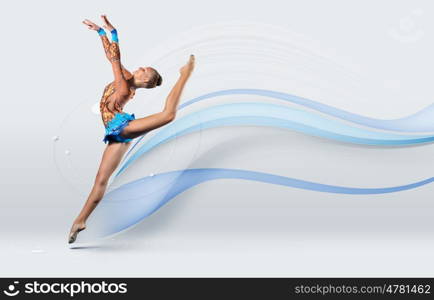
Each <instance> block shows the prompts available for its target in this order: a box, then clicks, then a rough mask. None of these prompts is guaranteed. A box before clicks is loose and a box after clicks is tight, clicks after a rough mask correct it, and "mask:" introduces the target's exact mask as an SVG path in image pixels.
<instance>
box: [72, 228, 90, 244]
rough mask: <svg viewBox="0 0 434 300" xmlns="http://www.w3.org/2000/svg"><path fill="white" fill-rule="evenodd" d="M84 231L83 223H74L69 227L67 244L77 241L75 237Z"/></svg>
mask: <svg viewBox="0 0 434 300" xmlns="http://www.w3.org/2000/svg"><path fill="white" fill-rule="evenodd" d="M84 229H86V224H84V223H74V224H72V227H71V232H70V233H69V238H68V243H69V244H72V243H74V242H75V240H76V239H77V235H78V233H79V232H80V231H82V230H84Z"/></svg>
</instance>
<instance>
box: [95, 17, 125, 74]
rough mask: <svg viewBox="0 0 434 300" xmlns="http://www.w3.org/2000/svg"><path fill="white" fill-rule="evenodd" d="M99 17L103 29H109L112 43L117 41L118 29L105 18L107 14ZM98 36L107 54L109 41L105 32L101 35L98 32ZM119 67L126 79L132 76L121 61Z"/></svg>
mask: <svg viewBox="0 0 434 300" xmlns="http://www.w3.org/2000/svg"><path fill="white" fill-rule="evenodd" d="M101 18H102V21H103V22H104V25H103V27H104V28H105V29H107V30H108V31H110V34H111V36H112V41H113V43H114V42H116V43H119V38H118V31H117V30H116V28H115V27H114V26H113V25H112V24H111V23H110V21H109V20H108V19H107V16H106V15H102V16H101ZM98 33H99V32H98ZM100 36H101V39H102V44H103V47H104V51H105V53H106V55H107V51H108V48H109V46H110V42H109V40H108V38H107V36H106V35H105V34H103V35H101V34H100ZM121 68H122V73H123V74H124V77H125V79H127V80H128V79H130V78H131V77H133V74H131V72H130V71H128V70H127V69H126V68H125V67H124V66H123V65H122V63H121Z"/></svg>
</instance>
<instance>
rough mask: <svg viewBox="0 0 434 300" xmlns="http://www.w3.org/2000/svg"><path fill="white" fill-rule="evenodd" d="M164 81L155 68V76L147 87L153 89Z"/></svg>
mask: <svg viewBox="0 0 434 300" xmlns="http://www.w3.org/2000/svg"><path fill="white" fill-rule="evenodd" d="M162 82H163V78H162V77H161V75H160V73H158V72H157V70H155V69H154V76H152V79H151V80H150V81H149V82H148V84H147V85H146V88H148V89H151V88H154V87H156V86H159V85H161V83H162Z"/></svg>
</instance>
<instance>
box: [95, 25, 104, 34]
mask: <svg viewBox="0 0 434 300" xmlns="http://www.w3.org/2000/svg"><path fill="white" fill-rule="evenodd" d="M96 32H97V33H98V35H100V36H102V35H105V30H104V29H103V28H102V27H100V28H99V29H98V30H97V31H96Z"/></svg>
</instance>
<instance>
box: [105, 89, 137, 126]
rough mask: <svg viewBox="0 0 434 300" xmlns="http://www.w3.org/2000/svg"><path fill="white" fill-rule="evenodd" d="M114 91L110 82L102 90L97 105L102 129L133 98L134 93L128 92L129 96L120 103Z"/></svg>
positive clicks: (132, 91)
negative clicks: (102, 125) (102, 124)
mask: <svg viewBox="0 0 434 300" xmlns="http://www.w3.org/2000/svg"><path fill="white" fill-rule="evenodd" d="M115 92H116V89H115V86H114V82H110V83H109V84H108V85H106V87H105V88H104V92H103V95H102V97H101V101H100V103H99V110H100V112H101V117H102V121H103V123H104V127H107V123H108V122H109V121H110V120H111V119H113V118H114V116H115V115H116V113H122V112H123V108H124V106H125V104H126V103H127V102H128V101H129V100H130V99H132V98H133V97H134V94H135V91H134V90H130V94H129V96H128V97H126V98H125V100H124V101H120V99H119V97H116V94H115Z"/></svg>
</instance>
